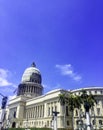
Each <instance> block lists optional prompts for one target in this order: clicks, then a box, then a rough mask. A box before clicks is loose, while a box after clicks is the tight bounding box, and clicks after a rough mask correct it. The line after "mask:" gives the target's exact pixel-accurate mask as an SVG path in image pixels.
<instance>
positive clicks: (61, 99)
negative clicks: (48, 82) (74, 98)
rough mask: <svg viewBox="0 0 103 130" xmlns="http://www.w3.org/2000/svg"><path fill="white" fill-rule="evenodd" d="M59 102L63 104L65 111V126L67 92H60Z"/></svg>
mask: <svg viewBox="0 0 103 130" xmlns="http://www.w3.org/2000/svg"><path fill="white" fill-rule="evenodd" d="M59 102H60V104H61V105H62V108H63V110H62V111H63V112H64V123H63V124H64V128H65V105H66V103H67V96H66V93H62V94H59Z"/></svg>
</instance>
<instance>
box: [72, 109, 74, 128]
mask: <svg viewBox="0 0 103 130" xmlns="http://www.w3.org/2000/svg"><path fill="white" fill-rule="evenodd" d="M72 129H73V130H74V111H72Z"/></svg>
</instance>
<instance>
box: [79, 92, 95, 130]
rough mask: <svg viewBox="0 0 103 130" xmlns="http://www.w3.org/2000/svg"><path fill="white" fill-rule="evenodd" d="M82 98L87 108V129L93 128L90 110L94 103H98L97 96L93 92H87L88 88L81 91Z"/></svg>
mask: <svg viewBox="0 0 103 130" xmlns="http://www.w3.org/2000/svg"><path fill="white" fill-rule="evenodd" d="M81 92H82V93H81V96H80V97H81V99H82V104H83V106H84V109H85V114H86V115H85V116H86V125H87V130H90V129H91V123H90V114H89V111H90V109H91V108H92V107H94V105H95V104H96V99H95V96H94V95H92V94H90V95H89V94H87V91H86V90H82V91H81Z"/></svg>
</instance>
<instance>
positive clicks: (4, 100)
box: [0, 93, 8, 130]
mask: <svg viewBox="0 0 103 130" xmlns="http://www.w3.org/2000/svg"><path fill="white" fill-rule="evenodd" d="M0 95H1V96H2V97H3V98H2V105H1V115H0V130H2V127H3V121H4V118H5V109H6V104H7V99H8V97H7V96H4V95H2V94H1V93H0Z"/></svg>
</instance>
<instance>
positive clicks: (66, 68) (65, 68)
mask: <svg viewBox="0 0 103 130" xmlns="http://www.w3.org/2000/svg"><path fill="white" fill-rule="evenodd" d="M56 68H58V69H59V70H60V72H61V74H62V75H67V76H69V77H71V78H72V79H73V80H75V81H81V79H82V77H81V76H80V75H79V74H77V73H76V72H74V70H73V67H72V65H71V64H65V65H58V64H57V65H56Z"/></svg>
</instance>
